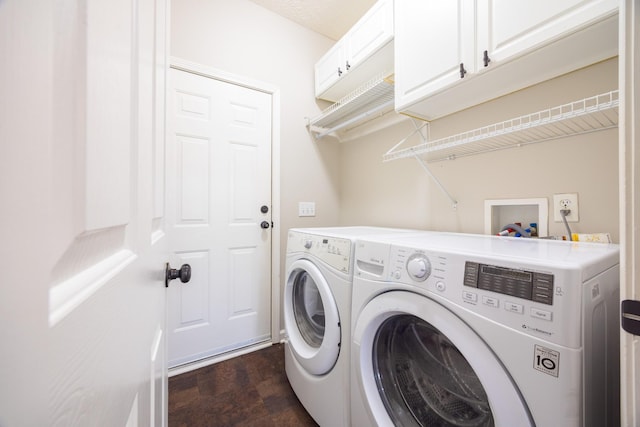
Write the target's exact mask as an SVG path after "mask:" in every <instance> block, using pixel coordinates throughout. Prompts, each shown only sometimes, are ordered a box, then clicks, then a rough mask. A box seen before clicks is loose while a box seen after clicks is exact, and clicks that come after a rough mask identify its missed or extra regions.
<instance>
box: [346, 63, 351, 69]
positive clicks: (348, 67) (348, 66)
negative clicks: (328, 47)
mask: <svg viewBox="0 0 640 427" xmlns="http://www.w3.org/2000/svg"><path fill="white" fill-rule="evenodd" d="M346 68H347V71H349V69H350V68H351V65H349V61H347V67H346Z"/></svg>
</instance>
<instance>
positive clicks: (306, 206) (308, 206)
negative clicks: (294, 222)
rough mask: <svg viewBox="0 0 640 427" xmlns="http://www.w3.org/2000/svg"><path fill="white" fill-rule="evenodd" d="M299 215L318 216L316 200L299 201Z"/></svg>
mask: <svg viewBox="0 0 640 427" xmlns="http://www.w3.org/2000/svg"><path fill="white" fill-rule="evenodd" d="M298 216H316V202H298Z"/></svg>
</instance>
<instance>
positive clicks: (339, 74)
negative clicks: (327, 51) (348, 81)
mask: <svg viewBox="0 0 640 427" xmlns="http://www.w3.org/2000/svg"><path fill="white" fill-rule="evenodd" d="M341 75H342V70H341V69H340V67H338V77H340V76H341Z"/></svg>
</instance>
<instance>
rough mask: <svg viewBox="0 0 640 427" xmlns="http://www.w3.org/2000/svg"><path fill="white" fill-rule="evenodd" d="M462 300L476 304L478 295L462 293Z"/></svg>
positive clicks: (467, 292)
mask: <svg viewBox="0 0 640 427" xmlns="http://www.w3.org/2000/svg"><path fill="white" fill-rule="evenodd" d="M462 299H463V300H465V301H469V302H478V294H476V293H473V292H469V291H462Z"/></svg>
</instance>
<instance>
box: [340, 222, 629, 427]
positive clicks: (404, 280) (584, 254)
mask: <svg viewBox="0 0 640 427" xmlns="http://www.w3.org/2000/svg"><path fill="white" fill-rule="evenodd" d="M355 265H356V266H355V273H354V280H353V297H352V298H353V308H352V316H353V317H352V348H351V354H352V387H351V395H352V408H351V411H352V424H353V425H354V426H358V427H365V426H373V425H378V426H497V427H513V426H519V427H520V426H537V427H557V426H562V427H585V426H588V427H597V426H615V425H619V326H618V325H619V293H618V288H619V248H618V246H617V245H606V244H594V243H573V242H560V241H551V240H538V239H519V238H509V237H495V236H480V235H462V234H453V233H438V234H433V233H432V234H429V235H428V236H423V237H408V238H398V239H393V242H390V240H389V239H375V238H373V239H367V240H363V241H360V242H359V243H358V246H357V248H356V254H355Z"/></svg>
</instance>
